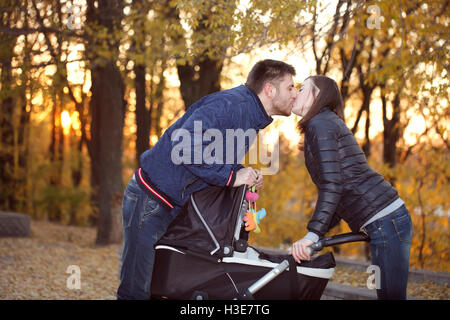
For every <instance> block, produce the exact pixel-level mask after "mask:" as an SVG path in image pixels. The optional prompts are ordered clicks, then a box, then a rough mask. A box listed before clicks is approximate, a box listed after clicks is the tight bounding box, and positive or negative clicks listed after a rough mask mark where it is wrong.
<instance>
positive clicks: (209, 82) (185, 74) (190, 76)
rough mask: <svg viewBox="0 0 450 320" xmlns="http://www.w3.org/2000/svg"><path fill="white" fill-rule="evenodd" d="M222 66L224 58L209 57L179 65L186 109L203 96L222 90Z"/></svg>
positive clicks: (179, 75)
mask: <svg viewBox="0 0 450 320" xmlns="http://www.w3.org/2000/svg"><path fill="white" fill-rule="evenodd" d="M222 67H223V59H217V60H213V59H210V58H208V57H202V58H201V61H200V62H198V63H194V64H185V65H183V66H182V65H178V66H177V70H178V77H179V78H180V83H181V85H180V91H181V96H182V97H183V101H184V107H185V109H186V110H187V109H188V108H189V107H190V106H191V105H192V104H193V103H194V102H195V101H197V100H199V99H200V98H201V97H203V96H205V95H207V94H210V93H213V92H216V91H220V73H221V72H222Z"/></svg>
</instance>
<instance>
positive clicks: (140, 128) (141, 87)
mask: <svg viewBox="0 0 450 320" xmlns="http://www.w3.org/2000/svg"><path fill="white" fill-rule="evenodd" d="M134 73H135V76H136V77H135V79H134V87H135V89H136V163H137V165H138V166H139V167H140V159H139V158H140V156H141V154H142V153H143V152H144V151H146V150H147V149H148V148H149V146H150V130H151V117H150V116H151V114H150V111H149V110H147V107H146V103H145V97H146V96H147V94H146V90H145V88H146V86H145V66H144V65H135V67H134ZM151 81H152V80H151Z"/></svg>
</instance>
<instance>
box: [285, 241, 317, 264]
mask: <svg viewBox="0 0 450 320" xmlns="http://www.w3.org/2000/svg"><path fill="white" fill-rule="evenodd" d="M313 243H314V242H312V241H311V240H309V239H305V238H303V239H300V240H298V241H297V242H295V243H294V244H293V245H292V248H291V249H290V250H289V254H291V255H292V256H293V257H294V260H295V261H297V262H298V263H300V260H310V259H311V257H310V256H309V254H308V251H307V250H306V248H307V247H309V246H310V245H312V244H313Z"/></svg>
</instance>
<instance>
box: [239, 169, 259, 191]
mask: <svg viewBox="0 0 450 320" xmlns="http://www.w3.org/2000/svg"><path fill="white" fill-rule="evenodd" d="M257 177H258V175H257V173H256V172H255V170H254V169H253V168H252V167H248V168H242V169H240V170H239V171H238V172H237V173H236V180H234V185H233V187H239V186H242V185H243V184H246V185H248V186H249V187H251V186H253V185H254V184H256V182H257V181H256V180H257ZM261 184H262V179H261Z"/></svg>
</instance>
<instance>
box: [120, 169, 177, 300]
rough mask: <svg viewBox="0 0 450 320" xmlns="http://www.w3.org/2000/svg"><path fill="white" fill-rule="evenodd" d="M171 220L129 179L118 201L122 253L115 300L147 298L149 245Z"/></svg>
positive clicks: (152, 256) (152, 251)
mask: <svg viewBox="0 0 450 320" xmlns="http://www.w3.org/2000/svg"><path fill="white" fill-rule="evenodd" d="M173 218H174V217H173V216H172V213H171V210H170V209H169V208H167V207H163V206H161V205H160V204H159V203H158V202H156V201H155V200H154V199H153V198H152V197H150V196H148V195H147V193H145V192H144V191H143V190H142V189H141V188H140V187H139V185H138V184H137V182H136V179H135V177H134V175H133V177H132V178H131V180H130V182H129V183H128V186H127V188H126V189H125V193H124V196H123V201H122V223H123V253H122V268H121V270H120V285H119V288H118V290H117V298H118V299H127V300H130V299H136V300H138V299H139V300H146V299H149V298H150V286H151V279H152V271H153V264H154V259H155V249H154V247H153V245H154V244H155V243H156V242H157V241H158V240H159V239H160V238H161V236H162V235H163V234H164V232H165V231H166V229H167V227H168V225H169V224H170V222H171V221H172V220H173Z"/></svg>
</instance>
